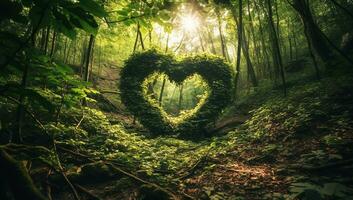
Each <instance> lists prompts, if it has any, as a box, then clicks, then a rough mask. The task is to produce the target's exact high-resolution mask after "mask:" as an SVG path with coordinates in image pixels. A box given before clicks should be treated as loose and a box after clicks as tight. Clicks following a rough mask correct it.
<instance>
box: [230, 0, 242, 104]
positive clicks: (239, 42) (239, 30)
mask: <svg viewBox="0 0 353 200" xmlns="http://www.w3.org/2000/svg"><path fill="white" fill-rule="evenodd" d="M238 12H239V23H238V26H237V29H238V49H237V62H236V66H235V70H236V72H235V77H234V99H235V98H236V96H237V92H238V88H239V86H238V83H239V76H240V59H241V46H242V41H243V0H239V10H238ZM232 13H233V18H234V21H237V15H236V11H235V8H232Z"/></svg>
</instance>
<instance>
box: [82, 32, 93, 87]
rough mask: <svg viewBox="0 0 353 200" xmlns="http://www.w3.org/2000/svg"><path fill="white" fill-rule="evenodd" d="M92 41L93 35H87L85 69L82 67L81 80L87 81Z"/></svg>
mask: <svg viewBox="0 0 353 200" xmlns="http://www.w3.org/2000/svg"><path fill="white" fill-rule="evenodd" d="M93 42H94V36H93V35H92V34H91V35H90V36H89V42H88V47H87V50H86V59H85V69H84V75H83V80H84V81H86V82H88V81H89V66H90V58H91V52H92V49H93Z"/></svg>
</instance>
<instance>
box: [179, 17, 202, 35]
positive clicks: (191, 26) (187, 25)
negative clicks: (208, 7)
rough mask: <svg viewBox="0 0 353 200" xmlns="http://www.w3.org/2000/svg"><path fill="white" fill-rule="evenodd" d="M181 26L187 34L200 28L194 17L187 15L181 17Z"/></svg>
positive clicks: (197, 20)
mask: <svg viewBox="0 0 353 200" xmlns="http://www.w3.org/2000/svg"><path fill="white" fill-rule="evenodd" d="M181 26H182V28H183V29H184V30H185V31H187V32H195V31H196V30H197V29H198V27H199V26H200V22H199V19H198V18H197V17H196V16H195V15H191V14H187V15H185V16H183V17H181Z"/></svg>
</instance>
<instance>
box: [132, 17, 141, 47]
mask: <svg viewBox="0 0 353 200" xmlns="http://www.w3.org/2000/svg"><path fill="white" fill-rule="evenodd" d="M136 29H137V30H136V38H135V43H134V49H133V50H132V53H135V52H136V50H137V42H138V40H139V36H140V34H139V31H140V24H139V23H137V28H136Z"/></svg>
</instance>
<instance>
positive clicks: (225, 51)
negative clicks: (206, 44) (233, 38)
mask: <svg viewBox="0 0 353 200" xmlns="http://www.w3.org/2000/svg"><path fill="white" fill-rule="evenodd" d="M216 13H217V21H218V31H219V39H220V42H221V50H222V56H223V57H224V59H225V60H227V61H229V59H228V57H227V50H226V48H227V47H226V42H225V38H224V37H223V31H222V23H221V16H220V14H219V11H218V9H217V10H216Z"/></svg>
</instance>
